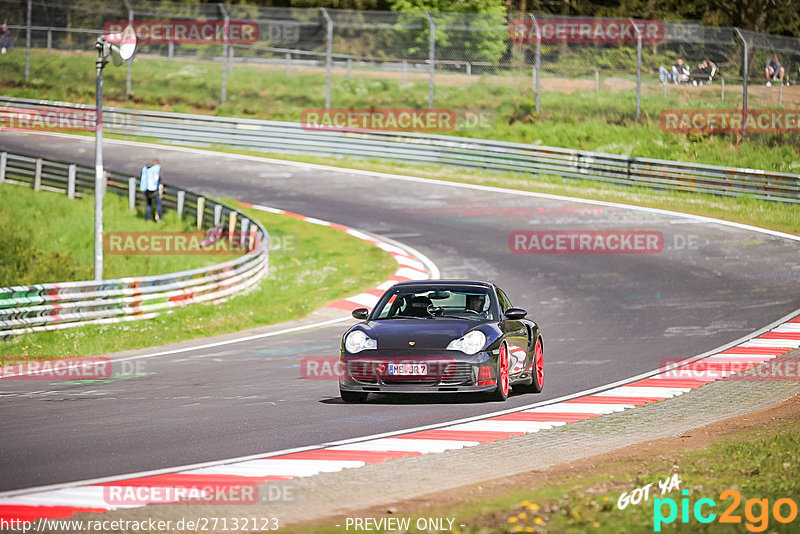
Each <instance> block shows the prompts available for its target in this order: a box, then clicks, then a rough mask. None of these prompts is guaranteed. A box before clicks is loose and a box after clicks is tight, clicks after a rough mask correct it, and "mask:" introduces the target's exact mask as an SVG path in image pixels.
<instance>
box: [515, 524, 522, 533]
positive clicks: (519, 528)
mask: <svg viewBox="0 0 800 534" xmlns="http://www.w3.org/2000/svg"><path fill="white" fill-rule="evenodd" d="M514 532H522V527H521V526H519V525H517V526H516V527H514Z"/></svg>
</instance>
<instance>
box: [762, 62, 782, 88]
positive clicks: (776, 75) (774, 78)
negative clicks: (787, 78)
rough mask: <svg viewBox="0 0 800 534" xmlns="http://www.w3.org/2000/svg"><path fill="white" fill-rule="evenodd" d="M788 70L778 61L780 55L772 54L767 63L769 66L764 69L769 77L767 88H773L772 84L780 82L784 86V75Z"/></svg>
mask: <svg viewBox="0 0 800 534" xmlns="http://www.w3.org/2000/svg"><path fill="white" fill-rule="evenodd" d="M785 73H786V70H785V69H784V68H783V66H782V65H781V62H780V61H778V54H772V57H771V58H769V61H767V66H766V68H765V69H764V74H765V75H766V76H767V87H772V82H779V83H780V84H781V85H783V75H784V74H785Z"/></svg>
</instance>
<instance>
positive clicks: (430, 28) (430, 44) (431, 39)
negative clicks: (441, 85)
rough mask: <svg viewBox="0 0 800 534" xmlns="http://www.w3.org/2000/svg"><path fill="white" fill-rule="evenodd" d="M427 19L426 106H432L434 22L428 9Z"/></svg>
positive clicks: (434, 74)
mask: <svg viewBox="0 0 800 534" xmlns="http://www.w3.org/2000/svg"><path fill="white" fill-rule="evenodd" d="M425 18H426V19H428V62H429V63H430V80H429V81H428V107H429V108H432V107H433V91H434V85H435V77H436V24H434V23H433V18H432V17H431V14H430V13H428V10H427V9H426V10H425Z"/></svg>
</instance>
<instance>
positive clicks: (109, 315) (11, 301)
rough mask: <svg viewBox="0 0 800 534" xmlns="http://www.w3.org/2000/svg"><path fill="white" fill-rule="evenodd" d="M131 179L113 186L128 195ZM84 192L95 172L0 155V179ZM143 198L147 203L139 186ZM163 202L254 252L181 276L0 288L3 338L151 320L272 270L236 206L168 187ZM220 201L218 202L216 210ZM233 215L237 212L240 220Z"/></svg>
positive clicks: (225, 294) (226, 294) (257, 231)
mask: <svg viewBox="0 0 800 534" xmlns="http://www.w3.org/2000/svg"><path fill="white" fill-rule="evenodd" d="M128 179H129V177H128V176H125V175H122V174H120V173H117V172H109V174H108V178H107V188H108V189H107V191H109V192H113V193H117V194H120V195H125V196H127V195H128V194H129V190H128ZM2 181H6V182H10V183H17V184H23V185H25V184H31V185H33V187H34V188H35V189H46V190H50V191H58V192H62V193H63V192H66V193H67V194H68V195H69V196H73V195H77V196H80V195H81V194H83V192H86V191H91V192H93V191H94V169H93V168H89V167H83V166H80V165H75V164H69V163H64V162H59V161H45V160H43V159H40V158H33V157H29V156H24V155H19V154H10V153H7V152H3V153H0V182H2ZM137 195H138V196H139V200H140V201H141V200H143V198H142V197H141V195H142V194H141V193H139V192H138V191H137ZM163 203H164V205H165V207H166V208H168V209H169V208H174V209H178V207H179V206H180V210H179V211H181V212H182V213H183V216H184V217H192V218H193V219H194V218H196V220H197V227H198V229H207V228H211V227H213V226H223V227H225V225H226V224H227V227H225V228H224V232H223V234H222V235H225V236H227V235H228V231H229V230H231V229H233V230H234V231H235V232H237V235H239V236H240V238H245V239H247V240H249V242H250V244H251V245H252V244H255V246H254V247H253V249H252V250H251V252H250V253H248V254H244V255H242V256H241V257H238V258H236V259H234V260H230V261H226V262H224V263H220V264H217V265H211V266H209V267H201V268H197V269H192V270H188V271H181V272H177V273H170V274H163V275H154V276H140V277H129V278H119V279H115V280H102V281H99V282H98V281H85V282H64V283H54V284H36V285H32V286H14V287H2V288H0V337H2V338H5V337H9V336H13V335H18V334H23V333H28V332H40V331H44V330H60V329H64V328H71V327H74V326H81V325H85V324H108V323H120V322H125V321H134V320H139V319H150V318H152V317H155V316H156V315H157V314H158V312H161V311H163V310H167V309H171V308H177V307H181V306H186V305H188V304H192V303H196V302H217V301H221V300H224V299H227V298H230V297H231V296H234V295H235V294H237V293H240V292H242V291H245V290H247V289H249V288H251V287H253V286H255V285H256V284H258V282H260V281H261V279H262V278H264V277H265V276H266V275H267V273H268V271H269V233H268V232H267V230H266V229H265V228H264V227H263V226H262V225H261V224H260V223H259V222H258V221H255V220H250V219H249V218H247V216H245V215H244V214H243V213H241V212H239V211H238V210H236V209H234V208H232V207H229V206H226V205H224V204H218V203H216V202H213V201H206V200H205V199H204V198H203V197H201V196H198V195H196V194H195V193H192V192H190V191H182V190H179V189H176V188H175V187H171V186H165V188H164V200H163ZM217 206H219V207H217ZM231 214H235V216H234V217H232V216H231Z"/></svg>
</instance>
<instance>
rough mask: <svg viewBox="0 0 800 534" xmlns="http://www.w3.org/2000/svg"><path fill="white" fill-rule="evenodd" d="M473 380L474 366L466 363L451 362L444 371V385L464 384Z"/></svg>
mask: <svg viewBox="0 0 800 534" xmlns="http://www.w3.org/2000/svg"><path fill="white" fill-rule="evenodd" d="M471 380H472V365H470V364H468V363H466V362H451V363H448V364H447V366H446V367H445V368H444V370H443V371H442V384H462V383H464V382H469V381H471Z"/></svg>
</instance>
